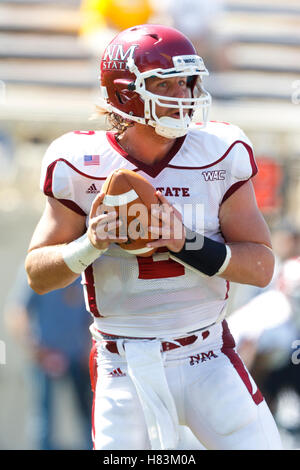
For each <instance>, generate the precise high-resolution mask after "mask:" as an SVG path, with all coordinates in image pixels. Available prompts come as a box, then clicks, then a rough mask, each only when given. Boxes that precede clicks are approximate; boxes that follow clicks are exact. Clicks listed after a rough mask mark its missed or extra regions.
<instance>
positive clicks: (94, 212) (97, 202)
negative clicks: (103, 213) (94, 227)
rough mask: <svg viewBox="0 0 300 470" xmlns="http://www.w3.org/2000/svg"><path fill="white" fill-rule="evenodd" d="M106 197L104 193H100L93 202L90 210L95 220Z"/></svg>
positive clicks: (91, 216)
mask: <svg viewBox="0 0 300 470" xmlns="http://www.w3.org/2000/svg"><path fill="white" fill-rule="evenodd" d="M104 196H105V194H104V193H99V194H97V196H96V197H95V199H94V200H93V202H92V206H91V210H90V218H93V217H95V216H96V215H97V209H98V207H99V206H100V204H102V202H103V199H104Z"/></svg>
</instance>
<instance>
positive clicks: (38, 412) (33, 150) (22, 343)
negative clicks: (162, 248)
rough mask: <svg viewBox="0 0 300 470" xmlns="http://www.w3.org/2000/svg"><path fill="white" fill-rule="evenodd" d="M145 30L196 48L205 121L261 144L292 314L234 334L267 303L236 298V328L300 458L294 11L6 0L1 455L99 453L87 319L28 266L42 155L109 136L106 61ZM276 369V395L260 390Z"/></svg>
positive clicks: (249, 1) (115, 0)
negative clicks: (123, 33)
mask: <svg viewBox="0 0 300 470" xmlns="http://www.w3.org/2000/svg"><path fill="white" fill-rule="evenodd" d="M146 22H150V23H163V24H168V25H171V26H175V27H176V28H178V29H179V30H181V31H182V32H183V33H185V34H186V35H187V36H189V37H190V39H191V40H192V41H193V42H194V44H195V46H196V48H197V50H198V53H199V54H200V55H201V56H202V57H203V58H204V61H205V63H206V65H207V67H208V68H209V70H210V76H209V77H208V78H207V79H206V82H205V86H206V88H207V90H208V91H209V92H210V93H211V94H212V96H213V106H212V109H211V113H210V119H211V120H218V121H226V122H232V123H234V124H236V125H238V126H240V127H241V128H242V129H243V130H244V131H245V132H246V134H247V135H248V137H249V138H250V139H251V140H252V142H253V145H254V148H255V155H256V159H257V163H258V167H259V169H260V171H259V174H258V176H256V177H255V179H254V185H255V191H256V196H257V201H258V204H259V207H260V209H261V211H262V213H263V215H264V217H265V218H266V220H267V222H268V224H269V227H270V229H271V232H272V237H273V242H274V249H275V252H276V257H277V264H276V273H275V275H274V282H273V283H272V284H271V286H270V287H269V288H268V290H269V291H272V292H273V293H274V291H276V292H277V294H278V292H280V295H281V296H284V298H285V304H284V306H283V307H282V308H281V307H278V308H279V312H278V315H277V316H276V320H274V321H273V317H272V315H271V314H272V309H273V307H274V302H275V304H276V300H275V301H274V295H273V297H272V295H271V296H270V298H269V297H267V300H265V301H263V302H261V303H259V302H258V303H257V304H255V307H254V310H255V312H256V313H259V314H258V315H256V316H255V320H253V317H252V312H253V310H252V312H251V308H250V309H249V311H248V310H247V311H243V316H242V320H241V321H238V320H236V319H238V318H239V315H240V312H241V309H242V308H243V307H244V306H245V305H248V303H249V302H251V301H253V299H254V298H256V297H257V298H260V297H259V296H260V295H261V294H262V292H261V291H262V290H261V289H259V290H258V289H254V288H250V287H249V288H248V287H241V286H237V285H232V288H231V297H230V306H229V311H228V315H229V323H231V321H232V327H233V329H234V333H235V334H236V338H237V341H238V345H240V346H239V347H240V350H241V354H242V355H243V358H244V359H245V361H246V362H247V364H248V367H249V369H250V370H251V372H252V373H253V375H254V378H256V380H257V382H258V384H259V385H260V386H261V387H262V389H263V391H264V390H266V393H267V392H268V393H269V395H270V403H271V404H272V411H273V413H274V415H275V418H276V420H277V422H278V425H279V426H280V431H281V433H282V436H283V440H284V446H285V448H298V447H299V448H300V405H299V393H300V392H299V389H300V386H299V383H300V365H298V362H297V360H295V361H292V360H291V355H292V352H293V351H296V349H293V346H292V344H293V345H294V346H295V348H297V347H299V345H298V343H297V339H298V340H299V343H300V333H299V334H298V332H299V329H298V325H299V324H300V322H299V317H300V311H299V295H298V294H299V279H300V276H299V275H298V274H299V264H298V265H296V267H294V268H293V269H294V271H293V276H294V278H296V279H298V283H297V282H296V287H295V289H296V290H295V289H294V290H293V293H292V294H291V291H288V292H287V291H285V290H284V289H282V285H280V284H278V282H277V279H278V278H277V275H278V273H280V272H281V269H282V266H284V263H285V262H286V260H289V259H290V258H291V257H295V256H299V255H300V250H299V247H300V243H299V239H300V237H299V233H300V159H299V156H300V139H299V130H300V2H299V0H286V1H285V2H284V3H283V2H282V1H279V0H231V1H229V0H228V1H221V0H218V1H217V0H184V1H181V0H149V1H148V0H83V1H80V0H61V1H59V2H58V1H52V0H31V1H27V0H10V1H3V0H0V240H1V244H0V250H1V268H0V269H1V283H0V290H1V292H0V294H1V295H0V311H1V315H0V398H1V404H2V406H1V407H0V448H1V449H42V448H46V449H47V448H50V449H51V448H56V449H86V448H91V442H90V439H89V431H88V429H89V406H88V408H87V407H86V404H88V405H89V403H90V399H91V396H90V390H89V383H88V378H86V380H85V379H84V377H87V366H88V365H87V356H88V350H89V347H90V339H89V337H88V335H87V334H86V333H87V330H88V325H89V323H90V322H91V320H90V318H89V315H88V314H87V313H85V312H84V307H83V306H82V305H81V304H80V301H78V302H76V306H77V313H76V315H77V316H76V321H73V320H74V318H75V317H74V313H73V314H72V313H71V312H72V311H74V299H76V298H77V297H76V295H77V294H76V291H75V290H74V289H76V288H77V287H78V286H76V285H73V286H71V288H70V289H73V291H70V292H64V293H61V296H59V294H58V293H55V294H53V296H51V297H50V296H49V297H48V298H46V299H45V300H43V301H41V299H40V298H39V299H38V298H36V296H34V294H33V293H32V292H31V291H30V289H28V288H27V286H26V280H24V270H23V262H24V257H25V255H26V250H27V247H28V244H29V242H30V238H31V235H32V232H33V229H34V227H35V225H36V223H37V221H38V220H39V217H40V215H41V212H42V210H43V207H44V196H43V195H42V194H41V192H40V190H39V174H40V165H41V160H42V157H43V155H44V152H45V150H46V148H47V146H48V145H49V144H50V142H51V141H52V140H53V139H55V138H56V137H58V136H60V135H61V134H63V133H65V132H68V131H70V130H93V129H99V128H103V127H104V125H105V124H104V122H101V121H91V120H89V118H90V116H91V114H92V113H93V111H94V106H95V103H96V101H97V96H98V93H99V89H98V75H99V59H100V56H101V54H102V52H103V50H104V48H105V46H106V44H107V42H108V41H109V40H110V39H111V38H112V37H113V36H114V35H115V33H116V32H118V31H119V30H121V29H125V28H127V27H130V26H132V25H134V24H141V23H146ZM295 272H296V274H295ZM293 276H292V277H293ZM297 276H298V277H297ZM294 278H293V279H294ZM293 286H294V284H293ZM297 289H298V290H297ZM295 292H296V293H295ZM55 296H56V297H55ZM295 299H296V301H295ZM297 299H298V301H297ZM256 300H257V299H256ZM283 303H284V302H283ZM251 305H252V304H251ZM279 305H281V304H280V303H277V306H279ZM282 305H283V304H282ZM60 309H61V310H62V312H61V310H60ZM72 309H73V310H72ZM54 311H55V315H53V312H54ZM66 311H67V312H69V311H70V312H69V313H67V314H66V313H65V312H66ZM268 313H269V315H268ZM68 314H70V315H72V322H73V323H74V331H72V332H70V331H69V330H68V329H67V327H69V324H70V323H69V322H68V316H67V315H68ZM266 318H267V320H268V321H265V320H266ZM254 322H255V325H256V327H257V328H256V333H255V334H253V331H252V330H253V323H254ZM274 322H275V323H276V324H275V323H274ZM251 328H252V330H251ZM274 328H275V330H276V331H277V336H276V335H275V336H274V335H273V336H272V334H273V333H272V332H274ZM276 328H277V329H276ZM283 331H288V334H287V335H285V336H284V338H285V339H286V340H285V342H284V341H280V340H282V336H283V333H282V332H283ZM269 333H270V335H269V336H268V334H269ZM76 335H77V336H76ZM265 335H267V339H266V340H264V341H263V340H261V338H263V339H264V338H265ZM71 338H72V339H73V341H71ZM74 338H76V341H74ZM278 338H279V340H278V341H277V339H278ZM276 341H277V343H276ZM295 341H296V342H295ZM74 343H75V344H76V345H77V346H78V345H79V346H78V347H77V348H75V349H74ZM262 344H263V345H266V344H268V345H269V346H268V347H266V346H264V347H263V346H262ZM270 345H271V346H270ZM274 345H275V346H274ZM274 348H275V349H276V351H275V352H274ZM278 354H279V355H278ZM280 354H281V355H280ZM278 357H279V359H278ZM296 359H297V358H296ZM299 359H300V352H299ZM262 364H263V366H262ZM279 365H280V372H281V373H282V374H283V376H282V375H280V376H279V379H278V378H277V379H276V380H277V381H276V380H275V379H274V380H275V382H276V384H277V385H276V387H275V386H271V389H270V385H268V387H269V388H267V386H266V388H264V387H265V384H266V383H268V384H269V382H270V380H269V382H268V380H267V381H266V379H269V377H270V375H272V374H273V375H274V373H275V372H276V373H277V370H278V369H279ZM291 365H292V367H291ZM290 369H292V371H291V370H290ZM79 371H80V374H79ZM274 371H275V372H274ZM273 375H272V380H273ZM275 375H276V374H275ZM276 377H277V376H276ZM282 377H284V380H283V378H282ZM84 382H86V384H87V387H86V388H85V389H82V384H83V383H84ZM278 382H279V383H280V384H283V385H284V386H282V387H279V386H278ZM273 383H274V382H272V381H271V384H273ZM297 387H298V388H297ZM79 388H80V390H79V393H78V389H79ZM270 390H271V391H270ZM275 390H276V393H275ZM272 391H274V394H273V395H272V393H271V392H272ZM269 395H268V399H269ZM271 395H272V396H271ZM83 397H86V398H85V399H84V400H83Z"/></svg>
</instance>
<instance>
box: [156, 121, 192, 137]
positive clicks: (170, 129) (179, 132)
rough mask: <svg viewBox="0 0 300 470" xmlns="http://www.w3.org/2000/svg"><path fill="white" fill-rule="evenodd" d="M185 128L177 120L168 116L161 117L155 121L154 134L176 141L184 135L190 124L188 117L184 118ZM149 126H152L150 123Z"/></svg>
mask: <svg viewBox="0 0 300 470" xmlns="http://www.w3.org/2000/svg"><path fill="white" fill-rule="evenodd" d="M184 120H185V126H184V127H183V126H182V125H181V122H179V119H174V118H171V117H168V116H163V117H161V118H159V119H157V121H156V123H155V132H156V133H157V134H158V135H161V136H163V137H167V139H176V138H177V137H183V136H184V135H186V133H187V130H188V127H189V125H190V123H191V119H190V118H189V116H188V115H186V116H185V117H184ZM149 124H151V125H152V123H151V122H149Z"/></svg>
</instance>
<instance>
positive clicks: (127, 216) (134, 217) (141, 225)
mask: <svg viewBox="0 0 300 470" xmlns="http://www.w3.org/2000/svg"><path fill="white" fill-rule="evenodd" d="M102 191H103V192H104V194H105V197H104V200H103V205H104V206H103V207H104V209H106V210H107V209H113V210H115V211H116V212H117V213H118V216H119V219H120V220H121V221H122V226H121V227H120V229H117V231H116V235H117V236H119V235H120V234H121V235H124V234H126V235H127V237H128V240H127V242H125V243H119V246H120V247H121V248H122V249H123V250H125V251H127V252H128V253H131V254H133V255H137V256H144V257H145V256H151V255H152V254H153V253H154V252H155V251H156V249H153V248H149V247H147V246H146V244H147V243H148V241H150V240H151V235H150V233H149V230H148V227H149V226H150V225H151V206H152V205H158V204H159V201H158V198H157V196H156V194H155V191H156V190H155V188H154V187H153V186H152V184H151V183H149V181H147V180H146V179H145V178H143V177H142V176H141V175H139V174H137V173H135V172H134V171H131V170H125V169H120V170H115V171H113V172H112V173H111V174H110V175H109V176H108V177H107V179H106V180H105V182H104V184H103V186H102Z"/></svg>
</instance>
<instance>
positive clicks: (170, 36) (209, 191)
mask: <svg viewBox="0 0 300 470" xmlns="http://www.w3.org/2000/svg"><path fill="white" fill-rule="evenodd" d="M207 73H208V72H207V70H206V67H205V65H204V62H203V60H202V58H200V57H199V56H198V55H197V54H196V51H195V49H194V47H193V45H192V44H191V42H190V41H189V40H188V39H187V38H186V37H185V36H184V35H183V34H182V33H180V32H179V31H177V30H175V29H173V28H170V27H167V26H160V25H141V26H136V27H132V28H129V29H128V30H125V31H123V32H121V33H119V34H118V35H117V36H116V37H115V39H114V40H113V41H112V42H111V43H110V44H109V45H108V46H107V48H106V50H105V52H104V54H103V56H102V60H101V95H102V105H101V106H102V108H103V109H104V110H105V112H106V113H107V115H108V118H109V121H110V122H111V123H112V127H113V128H112V129H111V130H110V131H96V132H94V131H81V132H80V131H75V132H69V133H67V134H66V135H63V136H62V137H59V138H58V139H57V140H55V141H54V142H53V143H52V144H51V145H50V147H49V149H48V150H47V152H46V155H45V157H44V160H43V164H42V176H41V188H42V190H43V192H44V193H45V195H46V196H47V201H46V207H45V211H44V213H43V215H42V217H41V220H40V222H39V223H38V225H37V227H36V230H35V232H34V234H33V237H32V240H31V243H30V247H29V252H28V255H27V260H26V269H27V273H28V279H29V283H30V285H31V287H32V288H33V289H34V290H36V291H37V292H38V293H40V294H43V293H45V292H49V291H51V290H53V289H57V288H61V287H64V286H66V285H68V284H70V283H71V282H72V281H73V280H74V279H75V278H76V277H78V276H79V275H80V274H81V275H82V284H83V288H84V293H85V299H86V305H87V310H88V311H89V312H90V313H91V314H92V315H93V318H94V323H93V325H92V327H91V332H92V335H93V338H94V346H93V349H92V352H91V362H90V369H91V380H92V388H93V390H94V405H93V430H92V431H93V441H94V448H95V449H102V450H103V449H176V447H177V445H178V427H179V424H183V425H185V426H187V427H188V428H190V430H191V431H192V432H193V433H194V435H195V436H196V437H197V438H198V440H199V442H201V444H202V445H203V446H204V447H205V448H207V449H279V448H280V447H281V443H280V438H279V434H278V430H277V427H276V425H275V422H274V420H273V417H272V415H271V413H270V411H269V408H268V407H267V405H266V402H265V400H264V398H263V396H262V394H261V392H260V391H259V390H258V389H257V386H256V384H255V383H254V381H253V379H252V378H251V376H250V375H249V373H248V371H247V369H246V367H245V366H244V364H243V362H242V361H241V359H240V357H239V356H238V355H237V353H236V350H235V343H234V339H233V337H232V335H231V333H230V331H229V328H228V325H227V323H226V320H225V314H226V304H227V298H228V290H229V286H230V281H234V282H238V283H245V284H252V285H256V286H260V287H264V286H266V285H267V284H268V283H269V282H270V280H271V278H272V273H273V268H274V256H273V253H272V248H271V242H270V234H269V230H268V227H267V226H266V223H265V222H264V219H263V217H262V215H261V214H260V212H259V210H258V208H257V205H256V201H255V196H254V192H253V188H252V183H251V178H252V177H253V176H254V175H255V174H256V172H257V167H256V164H255V160H254V156H253V150H252V146H251V143H250V142H249V140H248V138H247V137H246V136H245V134H244V133H243V132H242V131H241V130H240V129H239V128H238V127H236V126H235V125H231V124H228V123H223V122H208V109H209V107H210V104H211V98H210V95H209V93H207V91H205V89H204V87H203V77H204V76H205V75H207ZM196 110H197V111H198V112H201V110H202V121H201V123H196V124H195V123H194V121H193V116H194V113H195V111H196ZM118 168H125V169H129V170H133V171H135V172H138V173H139V174H141V175H142V176H144V177H145V178H146V179H148V180H149V181H150V182H151V183H152V185H153V186H154V187H155V188H157V193H156V194H157V197H158V199H159V201H160V206H159V209H157V208H156V212H153V220H154V221H156V222H158V221H160V222H161V224H160V225H161V226H160V228H159V229H158V228H157V227H158V226H159V224H158V223H153V224H152V228H151V232H152V234H153V239H152V240H151V241H150V242H149V243H148V245H147V246H146V247H145V251H147V250H149V249H153V248H156V249H157V251H156V252H155V253H154V254H153V255H152V256H151V257H143V256H139V255H141V254H144V252H143V253H136V254H128V253H127V252H126V251H125V250H122V249H121V248H120V247H119V246H118V243H120V242H122V241H123V242H124V241H126V240H127V235H126V234H125V235H123V234H122V235H120V236H118V237H117V236H116V235H115V234H114V229H115V228H116V227H120V224H121V222H120V221H119V220H118V218H117V216H116V212H114V211H113V212H111V211H109V212H108V213H106V212H105V211H102V212H101V213H100V214H99V209H101V207H102V205H103V199H104V194H103V193H102V192H101V187H102V184H103V182H104V181H105V180H106V178H107V176H108V175H109V174H110V173H111V172H112V171H113V170H115V169H118ZM170 214H171V216H170ZM104 227H106V230H104V229H103V228H104ZM178 227H179V229H178ZM128 241H130V240H128ZM98 377H99V380H98V379H97V378H98Z"/></svg>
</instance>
